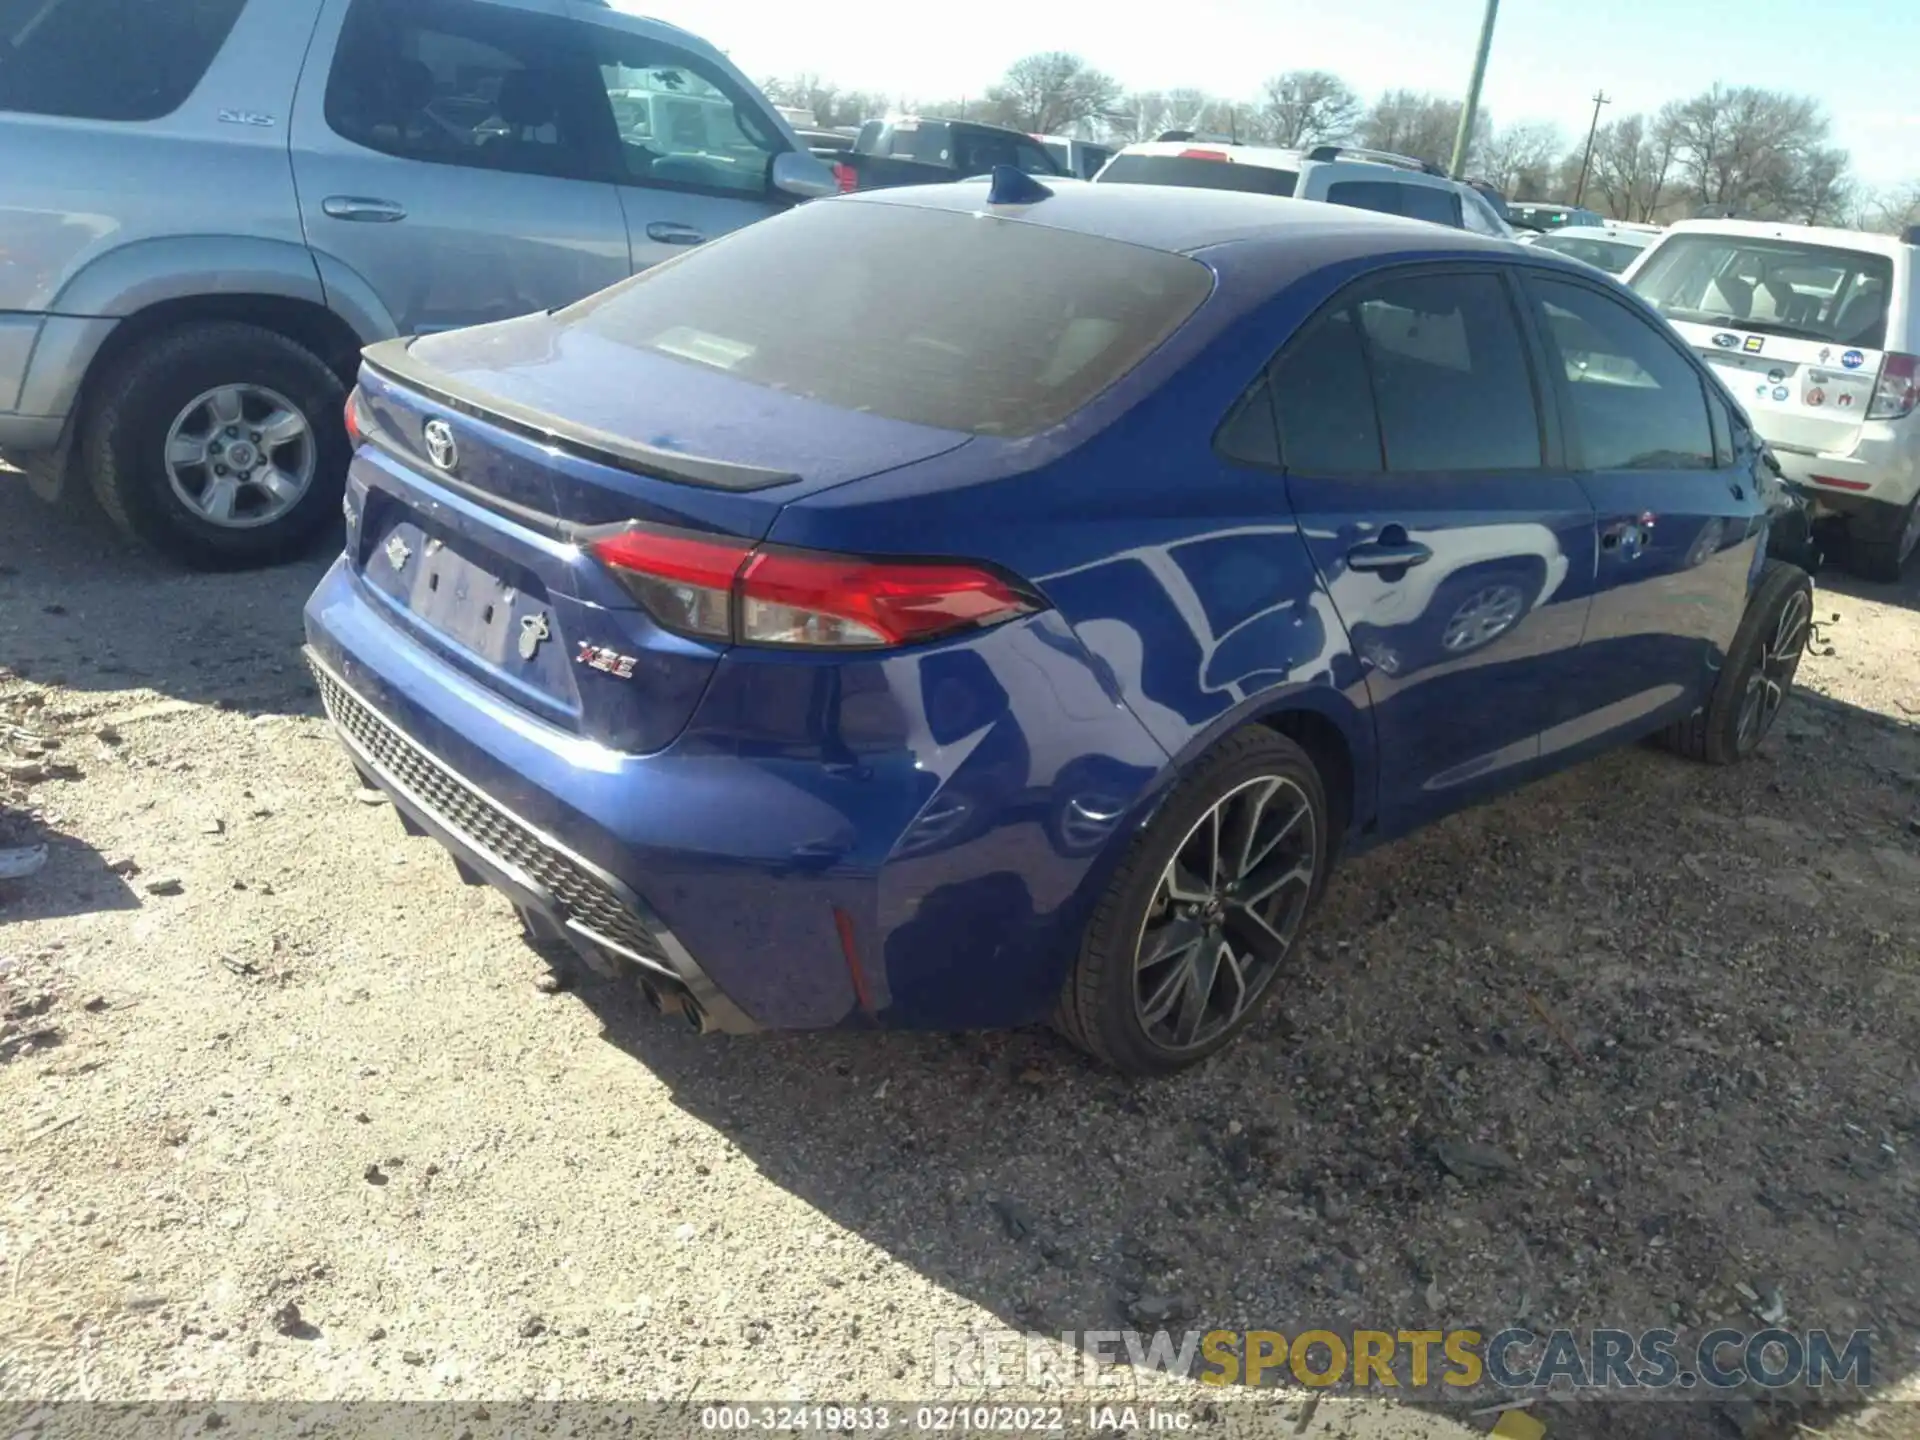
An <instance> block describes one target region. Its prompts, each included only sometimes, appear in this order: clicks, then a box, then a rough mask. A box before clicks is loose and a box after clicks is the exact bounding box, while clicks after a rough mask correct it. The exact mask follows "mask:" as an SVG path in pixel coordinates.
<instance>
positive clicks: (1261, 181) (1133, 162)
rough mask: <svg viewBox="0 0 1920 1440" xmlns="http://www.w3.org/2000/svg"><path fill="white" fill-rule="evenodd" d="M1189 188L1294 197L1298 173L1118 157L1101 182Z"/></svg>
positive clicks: (1183, 159)
mask: <svg viewBox="0 0 1920 1440" xmlns="http://www.w3.org/2000/svg"><path fill="white" fill-rule="evenodd" d="M1110 180H1118V181H1120V182H1121V183H1123V184H1126V185H1185V186H1187V187H1188V188H1189V189H1192V190H1244V191H1246V192H1248V193H1249V194H1253V195H1291V194H1293V187H1294V186H1295V185H1296V184H1298V183H1299V181H1300V174H1299V172H1298V171H1296V170H1275V169H1272V168H1270V167H1269V166H1266V165H1236V164H1234V163H1233V162H1232V161H1230V160H1201V159H1197V158H1195V157H1193V156H1190V155H1116V156H1114V157H1113V159H1112V160H1110V161H1108V162H1107V167H1106V168H1105V169H1104V170H1102V171H1101V172H1100V183H1101V184H1103V185H1104V184H1106V183H1107V182H1108V181H1110Z"/></svg>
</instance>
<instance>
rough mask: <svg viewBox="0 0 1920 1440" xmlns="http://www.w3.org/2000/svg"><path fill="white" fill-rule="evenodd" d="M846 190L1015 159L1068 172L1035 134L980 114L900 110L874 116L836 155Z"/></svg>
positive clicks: (1022, 166) (957, 175) (969, 172)
mask: <svg viewBox="0 0 1920 1440" xmlns="http://www.w3.org/2000/svg"><path fill="white" fill-rule="evenodd" d="M832 163H833V174H834V178H835V180H836V181H837V182H838V186H839V188H840V190H841V191H842V192H843V193H849V192H852V191H855V190H878V189H886V188H888V187H891V186H896V185H938V184H943V183H947V182H951V181H954V180H964V179H967V178H968V177H970V176H974V175H986V174H989V173H991V172H992V171H993V169H994V168H995V167H996V166H1000V165H1010V166H1012V167H1013V168H1014V169H1016V170H1021V171H1024V172H1025V173H1027V174H1029V175H1066V174H1068V173H1069V172H1068V170H1067V168H1066V166H1065V165H1063V164H1062V163H1060V162H1059V161H1057V160H1055V159H1054V158H1053V156H1052V155H1051V154H1049V153H1048V151H1047V149H1046V147H1045V146H1043V145H1042V144H1041V143H1040V142H1039V141H1038V140H1036V139H1034V138H1033V136H1031V135H1028V134H1026V133H1024V132H1023V131H1019V130H1009V129H1007V128H1006V127H1005V126H1004V125H986V124H982V123H981V122H980V121H977V120H940V119H934V118H929V117H926V116H920V115H901V116H896V117H894V118H892V119H888V120H869V121H867V122H866V123H865V124H864V125H862V126H861V127H860V133H859V135H858V136H857V137H856V138H855V140H854V142H853V148H852V149H851V150H848V151H846V152H844V153H842V154H838V155H835V156H833V157H832Z"/></svg>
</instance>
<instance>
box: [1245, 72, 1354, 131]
mask: <svg viewBox="0 0 1920 1440" xmlns="http://www.w3.org/2000/svg"><path fill="white" fill-rule="evenodd" d="M1360 115H1361V105H1360V97H1359V96H1358V95H1356V94H1354V93H1353V89H1352V87H1351V86H1349V85H1348V84H1347V82H1346V81H1344V80H1342V79H1341V78H1340V77H1339V76H1338V75H1334V74H1330V73H1329V72H1327V71H1325V70H1289V71H1287V73H1286V74H1284V75H1276V76H1274V77H1273V78H1272V79H1271V80H1269V81H1267V83H1266V85H1265V86H1264V87H1263V88H1262V95H1261V103H1260V109H1259V113H1258V117H1257V119H1256V122H1255V123H1256V125H1257V126H1258V129H1259V131H1260V137H1261V138H1262V139H1263V140H1266V141H1268V142H1269V143H1271V144H1274V145H1286V146H1292V147H1299V148H1305V147H1307V146H1310V145H1327V144H1337V143H1338V142H1340V141H1342V140H1348V139H1351V138H1352V136H1353V132H1354V131H1355V130H1356V129H1358V128H1359V125H1360Z"/></svg>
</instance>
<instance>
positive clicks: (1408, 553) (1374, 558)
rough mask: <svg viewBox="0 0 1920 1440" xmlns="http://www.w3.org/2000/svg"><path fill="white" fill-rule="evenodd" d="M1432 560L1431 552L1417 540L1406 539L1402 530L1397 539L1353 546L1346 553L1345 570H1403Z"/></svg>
mask: <svg viewBox="0 0 1920 1440" xmlns="http://www.w3.org/2000/svg"><path fill="white" fill-rule="evenodd" d="M1394 528H1398V527H1394ZM1432 558H1433V551H1432V550H1430V549H1428V548H1427V547H1426V546H1425V545H1422V544H1421V543H1420V542H1419V541H1417V540H1409V539H1407V538H1406V532H1405V531H1404V530H1403V531H1401V532H1400V535H1399V537H1398V538H1397V539H1395V538H1386V539H1381V540H1369V541H1367V543H1366V544H1364V545H1356V546H1354V547H1353V548H1352V549H1351V550H1349V551H1347V568H1348V569H1349V570H1405V569H1407V568H1408V567H1409V566H1413V565H1424V564H1426V563H1427V561H1429V560H1431V559H1432Z"/></svg>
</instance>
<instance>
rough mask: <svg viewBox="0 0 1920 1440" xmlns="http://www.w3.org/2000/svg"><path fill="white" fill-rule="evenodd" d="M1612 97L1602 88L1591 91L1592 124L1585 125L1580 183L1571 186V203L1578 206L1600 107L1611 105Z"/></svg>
mask: <svg viewBox="0 0 1920 1440" xmlns="http://www.w3.org/2000/svg"><path fill="white" fill-rule="evenodd" d="M1612 103H1613V97H1612V96H1611V95H1609V94H1607V92H1606V91H1604V90H1596V91H1594V92H1593V124H1591V125H1589V126H1588V127H1587V153H1586V154H1585V155H1583V156H1581V157H1580V183H1579V184H1578V185H1576V186H1574V188H1573V203H1574V204H1575V205H1576V206H1578V205H1579V203H1580V202H1581V201H1582V200H1584V199H1585V198H1586V194H1587V170H1588V167H1590V166H1591V165H1592V164H1593V141H1594V137H1595V136H1597V135H1598V134H1599V133H1600V107H1601V106H1602V105H1611V104H1612Z"/></svg>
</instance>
